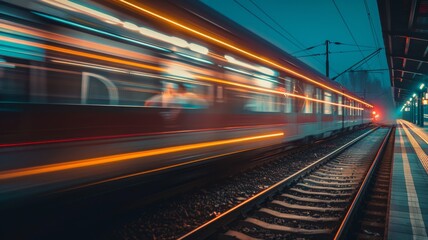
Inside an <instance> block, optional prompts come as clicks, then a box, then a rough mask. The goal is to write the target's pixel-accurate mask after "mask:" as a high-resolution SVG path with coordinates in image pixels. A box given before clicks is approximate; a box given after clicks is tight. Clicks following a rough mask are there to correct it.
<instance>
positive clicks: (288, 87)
mask: <svg viewBox="0 0 428 240" xmlns="http://www.w3.org/2000/svg"><path fill="white" fill-rule="evenodd" d="M294 84H295V82H294V79H292V78H289V77H286V78H285V92H288V93H293V92H294ZM292 111H293V98H291V97H287V96H286V97H285V106H284V112H285V113H291V112H292Z"/></svg>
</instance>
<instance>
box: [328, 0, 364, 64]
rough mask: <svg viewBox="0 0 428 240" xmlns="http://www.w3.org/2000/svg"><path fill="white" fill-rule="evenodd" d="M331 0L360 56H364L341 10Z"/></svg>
mask: <svg viewBox="0 0 428 240" xmlns="http://www.w3.org/2000/svg"><path fill="white" fill-rule="evenodd" d="M332 1H333V4H334V6H335V7H336V10H337V12H338V13H339V15H340V18H341V19H342V22H343V23H344V24H345V26H346V29H347V30H348V32H349V35H351V38H352V40H353V41H354V43H355V44H356V45H357V47H358V49H359V50H360V53H361V56H362V57H363V58H365V56H364V54H363V52H362V51H361V48H360V46H359V44H358V42H357V40H356V39H355V37H354V34H353V33H352V31H351V29H350V28H349V25H348V23H347V22H346V20H345V18H344V17H343V14H342V12H341V11H340V9H339V7H338V6H337V4H336V1H335V0H332ZM367 65H368V64H367ZM368 67H369V68H370V66H368Z"/></svg>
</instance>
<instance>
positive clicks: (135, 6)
mask: <svg viewBox="0 0 428 240" xmlns="http://www.w3.org/2000/svg"><path fill="white" fill-rule="evenodd" d="M118 1H120V2H122V3H124V4H126V5H128V6H131V7H133V8H135V9H138V10H140V11H142V12H144V13H146V14H149V15H151V16H154V17H156V18H158V19H161V20H163V21H165V22H168V23H170V24H172V25H175V26H178V27H180V28H182V29H184V30H186V31H188V32H191V33H194V34H196V35H198V36H201V37H203V38H206V39H208V40H211V41H213V42H216V43H218V44H220V45H222V46H225V47H227V48H229V49H232V50H235V51H237V52H240V53H242V54H244V55H246V56H249V57H252V58H254V59H257V60H259V61H262V62H264V63H267V64H269V65H271V66H274V67H276V68H278V69H281V70H283V71H286V72H288V73H291V74H293V75H294V76H297V77H300V78H302V79H305V80H307V81H309V82H312V83H314V84H316V85H318V86H321V87H322V88H325V89H328V90H331V91H333V92H335V93H338V94H340V95H343V96H346V97H348V98H350V99H353V100H355V101H357V102H360V103H363V104H364V105H366V106H369V107H373V106H372V105H370V104H368V103H366V102H364V101H362V100H360V99H358V98H355V97H353V96H351V95H348V94H346V93H342V92H341V91H340V90H336V89H334V88H332V87H329V86H327V85H325V84H322V83H320V82H317V81H316V80H313V79H311V78H309V77H307V76H305V75H303V74H300V73H298V72H296V71H293V70H291V69H289V68H286V67H283V66H282V65H281V64H279V63H276V62H273V61H271V60H269V59H266V58H263V57H260V56H258V55H257V54H255V53H251V52H249V51H246V50H244V49H242V48H239V47H236V46H234V45H232V44H230V43H227V42H224V41H222V40H220V39H217V38H215V37H212V36H210V35H208V34H205V33H202V32H199V31H197V30H195V29H193V28H190V27H187V26H185V25H183V24H181V23H179V22H177V21H174V20H172V19H170V18H167V17H164V16H162V15H161V14H157V13H155V12H153V11H150V10H148V9H146V8H144V7H142V6H140V5H136V4H133V3H131V2H129V1H126V0H118Z"/></svg>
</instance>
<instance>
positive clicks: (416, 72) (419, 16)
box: [378, 0, 428, 106]
mask: <svg viewBox="0 0 428 240" xmlns="http://www.w3.org/2000/svg"><path fill="white" fill-rule="evenodd" d="M378 7H379V15H380V17H381V23H382V31H383V39H384V43H385V48H386V54H387V61H388V65H389V68H390V73H391V85H392V86H393V87H394V98H395V101H396V103H397V105H398V106H400V105H402V104H403V103H404V102H405V101H407V100H408V99H409V98H410V97H411V96H412V94H413V93H415V92H416V91H418V90H419V86H420V84H422V83H425V86H428V0H378Z"/></svg>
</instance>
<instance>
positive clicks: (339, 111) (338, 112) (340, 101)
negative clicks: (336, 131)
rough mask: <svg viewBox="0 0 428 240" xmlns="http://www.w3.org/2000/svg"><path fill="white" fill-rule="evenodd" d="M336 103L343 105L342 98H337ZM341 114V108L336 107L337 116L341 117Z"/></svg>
mask: <svg viewBox="0 0 428 240" xmlns="http://www.w3.org/2000/svg"><path fill="white" fill-rule="evenodd" d="M337 102H338V103H339V104H343V97H342V96H337ZM342 114H343V107H342V106H337V115H342Z"/></svg>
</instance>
